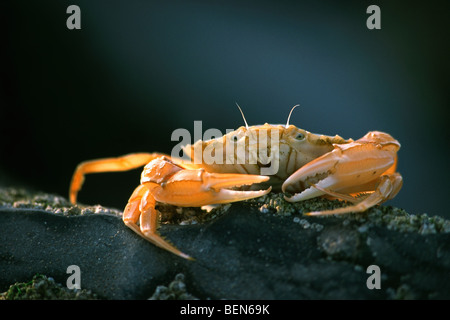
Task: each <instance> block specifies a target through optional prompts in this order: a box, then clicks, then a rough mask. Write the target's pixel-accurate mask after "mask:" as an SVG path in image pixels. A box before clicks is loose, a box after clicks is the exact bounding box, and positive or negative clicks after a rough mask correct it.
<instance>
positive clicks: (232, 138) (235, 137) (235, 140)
mask: <svg viewBox="0 0 450 320" xmlns="http://www.w3.org/2000/svg"><path fill="white" fill-rule="evenodd" d="M231 140H233V141H234V142H237V141H238V140H239V137H238V136H232V137H231Z"/></svg>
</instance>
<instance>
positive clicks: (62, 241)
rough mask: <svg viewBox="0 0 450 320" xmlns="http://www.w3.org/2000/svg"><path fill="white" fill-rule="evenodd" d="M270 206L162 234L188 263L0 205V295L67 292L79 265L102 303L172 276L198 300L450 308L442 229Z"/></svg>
mask: <svg viewBox="0 0 450 320" xmlns="http://www.w3.org/2000/svg"><path fill="white" fill-rule="evenodd" d="M277 199H278V198H277ZM274 201H275V202H277V201H278V202H279V201H280V200H273V199H272V200H270V201H269V202H267V203H266V204H264V205H262V206H261V203H258V202H256V201H248V202H242V203H235V204H233V205H231V206H230V207H229V208H228V210H227V211H226V212H225V213H224V214H221V215H220V216H219V217H217V218H215V219H214V220H212V221H207V222H204V223H197V224H190V225H176V224H163V225H161V228H160V233H161V234H162V235H164V236H166V238H167V239H169V240H170V241H171V242H173V243H174V244H175V245H176V246H177V247H178V248H179V249H181V250H182V251H183V252H185V253H187V254H189V255H191V256H193V257H194V258H195V259H196V260H195V261H187V260H184V259H181V258H179V257H176V256H175V255H173V254H171V253H168V252H166V251H164V250H161V249H159V248H157V247H155V246H153V245H152V244H150V243H148V242H147V241H145V240H143V239H141V238H140V237H138V236H137V235H136V234H135V233H134V232H132V231H131V230H129V229H128V228H127V227H126V226H125V225H124V224H123V222H122V220H121V219H120V217H117V216H114V215H108V214H104V213H100V214H89V215H79V216H67V215H58V214H55V213H52V212H48V211H46V210H43V209H34V208H23V207H20V206H19V207H18V208H15V207H14V206H3V207H0V292H4V291H6V290H8V288H9V286H10V285H12V284H13V283H15V282H26V281H29V280H30V279H32V277H33V275H35V274H37V273H39V274H44V275H47V276H51V277H52V278H54V279H55V281H57V282H59V283H61V284H63V285H65V284H66V281H67V279H68V277H69V276H70V274H68V273H67V267H68V266H70V265H78V266H79V267H80V269H81V288H82V289H87V290H90V291H91V292H93V293H94V294H96V295H97V296H98V297H99V298H103V299H148V298H150V297H152V295H153V296H154V293H155V290H156V288H157V287H158V286H160V285H167V284H169V283H170V282H171V281H172V280H173V279H174V278H175V276H176V275H177V274H180V273H181V274H183V275H184V283H185V284H184V285H185V286H186V289H187V291H188V292H189V294H191V295H192V297H196V298H199V299H208V298H211V299H405V298H406V299H408V298H409V299H449V298H450V277H449V274H450V227H449V226H450V224H449V222H448V221H447V220H443V219H441V218H439V217H427V216H425V215H423V216H414V215H408V214H407V213H405V212H400V213H398V216H399V217H400V218H401V219H400V220H399V219H397V220H395V219H393V218H392V216H391V215H390V214H391V213H392V208H387V209H386V207H380V208H373V209H371V210H369V211H368V212H367V213H364V214H360V215H347V216H339V217H336V216H329V217H305V216H302V215H301V213H302V211H301V210H300V209H298V208H296V209H295V210H294V211H295V212H294V213H290V214H287V215H282V214H279V212H278V213H277V212H276V211H279V210H281V209H283V210H284V208H283V207H282V206H281V209H280V205H279V206H274ZM320 201H327V200H320ZM282 205H285V204H282ZM304 205H314V202H309V203H308V202H305V204H304ZM399 221H401V222H399ZM370 265H377V266H378V267H379V268H380V272H381V289H368V287H367V284H366V281H367V280H368V278H369V277H370V276H371V273H367V272H366V270H367V268H368V267H369V266H370Z"/></svg>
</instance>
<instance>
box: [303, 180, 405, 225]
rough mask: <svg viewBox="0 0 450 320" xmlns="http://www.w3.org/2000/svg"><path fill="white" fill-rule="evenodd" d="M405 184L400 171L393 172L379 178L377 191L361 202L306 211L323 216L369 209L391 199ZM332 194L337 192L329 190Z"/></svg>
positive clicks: (309, 214) (311, 214)
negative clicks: (336, 207)
mask: <svg viewBox="0 0 450 320" xmlns="http://www.w3.org/2000/svg"><path fill="white" fill-rule="evenodd" d="M402 184H403V179H402V176H401V175H400V174H399V173H393V174H387V175H382V176H381V177H380V178H379V183H378V185H377V187H376V189H375V191H374V192H373V193H372V194H370V195H369V196H367V198H365V199H364V200H362V201H361V202H359V203H357V204H355V205H352V206H348V207H344V208H338V209H334V210H325V211H313V212H309V213H306V215H308V216H323V215H330V214H344V213H350V212H363V211H366V210H367V209H369V208H371V207H373V206H375V205H377V204H380V203H382V202H384V201H387V200H390V199H392V198H394V197H395V196H396V195H397V193H398V192H399V191H400V189H401V187H402ZM321 191H323V192H327V190H326V189H321ZM329 194H330V195H332V196H335V195H336V193H335V192H329Z"/></svg>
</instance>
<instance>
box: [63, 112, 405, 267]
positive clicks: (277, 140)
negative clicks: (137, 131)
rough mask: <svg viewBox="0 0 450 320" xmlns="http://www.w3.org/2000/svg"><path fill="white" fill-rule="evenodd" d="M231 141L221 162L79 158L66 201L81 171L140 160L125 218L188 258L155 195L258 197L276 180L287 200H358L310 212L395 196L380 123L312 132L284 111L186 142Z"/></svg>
mask: <svg viewBox="0 0 450 320" xmlns="http://www.w3.org/2000/svg"><path fill="white" fill-rule="evenodd" d="M291 113H292V110H291ZM289 116H290V115H289ZM244 121H245V118H244ZM261 132H265V134H264V135H263V136H264V137H265V138H267V137H270V139H266V140H268V141H265V143H262V142H263V141H260V140H258V139H256V140H255V139H252V137H258V136H259V134H260V133H261ZM252 141H253V143H252ZM230 145H231V146H232V148H230V149H227V150H233V154H232V155H231V156H230V154H228V155H227V154H226V153H225V152H224V153H223V158H221V159H222V160H223V161H222V162H221V163H220V161H216V162H213V163H211V161H200V163H193V162H192V161H186V160H182V159H179V158H174V157H170V156H168V155H164V154H161V153H134V154H129V155H125V156H121V157H117V158H106V159H97V160H91V161H86V162H82V163H80V164H79V165H78V167H77V168H76V170H75V173H74V175H73V177H72V182H71V185H70V191H69V197H70V201H71V202H72V203H74V204H75V203H76V200H77V194H78V191H79V190H80V189H81V186H82V184H83V181H84V175H85V174H88V173H95V172H111V171H126V170H131V169H134V168H138V167H141V166H144V165H145V167H144V170H143V172H142V175H141V183H140V185H139V186H138V187H137V188H136V189H135V190H134V192H133V194H132V195H131V197H130V199H129V200H128V204H127V205H126V207H125V209H124V212H123V221H124V223H125V224H126V225H127V226H128V227H129V228H131V229H132V230H133V231H135V232H136V233H137V234H139V235H140V236H142V237H143V238H145V239H147V240H148V241H150V242H152V243H153V244H155V245H157V246H159V247H161V248H163V249H166V250H168V251H170V252H172V253H174V254H176V255H178V256H180V257H183V258H186V259H192V258H191V257H190V256H189V255H187V254H185V253H183V252H181V251H180V250H178V249H177V248H176V247H174V246H173V245H172V244H170V243H168V242H167V241H166V240H164V239H163V238H162V237H161V236H160V235H159V234H158V232H157V227H158V224H159V219H160V215H159V212H158V211H157V210H156V209H155V206H156V202H162V203H167V204H172V205H176V206H181V207H197V206H198V207H201V206H204V205H210V204H220V203H230V202H235V201H241V200H246V199H251V198H256V197H260V196H262V195H265V194H267V193H269V192H270V191H271V189H272V187H273V188H274V189H280V187H281V190H282V191H283V192H287V193H289V194H292V196H289V197H288V196H285V199H286V200H287V201H290V202H296V201H302V200H306V199H310V198H313V197H318V196H330V197H333V198H338V199H341V200H346V201H351V202H353V203H355V204H354V205H352V206H347V207H343V208H338V209H334V210H328V211H321V212H310V213H308V214H309V215H325V214H343V213H349V212H362V211H365V210H367V209H368V208H370V207H372V206H374V205H377V204H380V203H382V202H384V201H386V200H389V199H392V198H393V197H395V195H396V194H397V193H398V192H399V191H400V189H401V186H402V177H401V175H400V174H399V173H397V172H396V167H397V151H398V150H399V148H400V143H399V142H398V141H397V140H395V139H394V138H393V137H392V136H390V135H389V134H387V133H383V132H379V131H372V132H369V133H367V134H366V135H365V136H364V137H362V138H360V139H358V140H356V141H353V140H352V139H348V140H345V139H343V138H341V137H340V136H338V135H336V136H334V137H332V136H325V135H318V134H313V133H310V132H308V131H306V130H303V129H299V128H297V127H295V126H294V125H289V118H288V123H287V124H286V125H270V124H267V123H266V124H264V125H260V126H251V127H249V126H248V125H247V123H246V121H245V127H244V126H243V127H240V128H239V129H237V130H236V131H233V132H230V133H228V134H226V135H223V136H222V137H220V138H216V139H211V140H208V141H202V140H199V141H197V142H196V143H195V144H194V145H187V146H185V147H184V148H183V150H184V151H185V152H186V153H187V154H188V155H189V156H190V158H191V159H192V158H193V156H194V153H195V150H201V151H206V150H207V149H208V148H209V149H210V150H211V148H212V149H214V150H216V153H217V150H219V149H220V148H225V147H226V146H230ZM239 147H242V149H241V150H243V151H244V152H243V158H242V159H240V156H239V155H238V154H237V153H236V150H237V149H238V148H239ZM252 151H257V152H259V153H258V154H264V155H267V154H268V153H269V154H270V157H269V158H268V157H265V158H266V159H265V161H259V160H258V161H249V159H251V158H252V156H251V154H252ZM202 154H203V153H202ZM241 156H242V154H241ZM267 158H268V159H267ZM215 159H216V160H217V158H215ZM230 159H231V160H233V159H234V160H236V161H229V160H230ZM258 159H259V158H258ZM202 160H204V159H203V158H202ZM239 160H240V161H239ZM274 161H276V162H277V167H276V168H277V170H276V172H274V173H273V174H271V175H270V176H269V175H261V172H262V171H263V170H264V169H267V167H268V166H269V165H270V164H271V163H273V162H274ZM266 172H267V170H266ZM267 185H268V186H269V187H268V188H267V189H265V190H248V189H249V188H247V189H246V190H242V188H240V187H243V186H251V188H255V187H256V188H261V187H264V186H267ZM356 195H357V197H356ZM138 221H139V222H138Z"/></svg>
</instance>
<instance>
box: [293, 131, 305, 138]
mask: <svg viewBox="0 0 450 320" xmlns="http://www.w3.org/2000/svg"><path fill="white" fill-rule="evenodd" d="M295 139H297V140H303V139H305V135H304V134H303V133H301V132H299V133H297V135H296V136H295Z"/></svg>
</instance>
